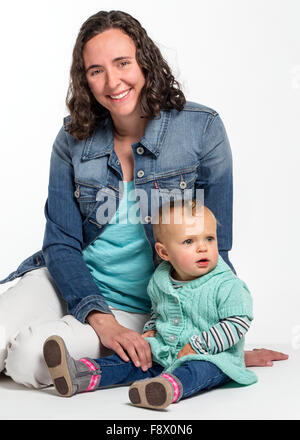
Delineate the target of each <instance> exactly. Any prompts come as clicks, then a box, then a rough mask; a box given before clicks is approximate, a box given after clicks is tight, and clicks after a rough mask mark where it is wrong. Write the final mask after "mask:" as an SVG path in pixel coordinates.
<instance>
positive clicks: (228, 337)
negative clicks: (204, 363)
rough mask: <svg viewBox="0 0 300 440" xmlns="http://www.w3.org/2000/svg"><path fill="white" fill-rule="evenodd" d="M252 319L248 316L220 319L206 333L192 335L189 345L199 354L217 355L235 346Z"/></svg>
mask: <svg viewBox="0 0 300 440" xmlns="http://www.w3.org/2000/svg"><path fill="white" fill-rule="evenodd" d="M251 321H252V319H251V318H250V317H249V316H246V315H243V316H230V317H228V318H225V319H222V320H221V321H219V322H218V323H217V324H215V325H214V326H212V327H210V329H209V330H208V331H203V332H202V333H201V334H200V335H193V336H192V337H191V338H190V340H189V343H190V344H191V346H192V348H193V349H194V350H195V351H196V352H197V353H201V354H217V353H221V352H222V351H225V350H228V348H230V347H232V346H233V345H235V344H236V343H237V342H238V341H239V340H240V339H241V338H242V337H243V336H244V335H245V333H246V332H247V331H248V330H249V327H250V324H251Z"/></svg>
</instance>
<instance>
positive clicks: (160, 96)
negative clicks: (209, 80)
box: [66, 11, 186, 140]
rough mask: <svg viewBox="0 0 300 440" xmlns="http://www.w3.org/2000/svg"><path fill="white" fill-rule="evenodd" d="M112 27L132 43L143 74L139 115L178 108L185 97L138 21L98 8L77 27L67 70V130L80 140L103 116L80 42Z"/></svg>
mask: <svg viewBox="0 0 300 440" xmlns="http://www.w3.org/2000/svg"><path fill="white" fill-rule="evenodd" d="M112 28H117V29H120V30H122V31H123V32H124V33H125V34H127V35H128V36H129V37H130V38H131V39H132V40H133V42H134V44H135V47H136V60H137V62H138V64H139V66H140V67H141V69H142V72H143V74H144V77H145V85H144V87H143V88H142V90H141V95H140V103H141V110H142V114H143V117H145V118H148V119H153V118H154V117H155V116H159V114H160V110H170V109H177V110H179V111H180V110H182V109H183V107H184V105H185V102H186V101H185V97H184V94H183V92H182V91H181V90H180V86H179V83H178V82H177V81H176V80H175V78H174V76H173V75H172V72H171V69H170V67H169V66H168V64H167V62H166V61H165V60H164V59H163V57H162V55H161V53H160V50H159V49H158V47H157V46H156V45H155V44H154V43H153V41H152V40H151V39H150V38H149V37H148V35H147V32H146V31H145V29H144V28H143V27H142V26H141V24H140V23H139V22H138V21H137V20H136V19H135V18H133V17H132V16H131V15H129V14H127V13H126V12H122V11H110V12H107V11H100V12H98V13H97V14H95V15H92V16H91V17H90V18H88V19H87V20H86V21H85V23H83V25H82V26H81V29H80V31H79V34H78V37H77V40H76V43H75V46H74V50H73V60H72V66H71V72H70V85H69V89H68V94H67V99H66V104H67V107H68V109H69V111H70V113H71V121H70V123H69V125H68V128H67V130H68V132H69V133H70V134H71V135H72V136H73V137H74V138H76V139H78V140H83V139H86V138H87V137H88V136H90V135H91V134H92V132H93V131H94V129H95V127H96V125H97V124H98V123H99V122H100V121H101V119H103V117H104V116H105V115H107V112H108V111H107V109H105V108H104V107H103V106H102V105H101V104H99V103H98V102H97V101H96V99H95V98H94V96H93V94H92V93H91V91H90V88H89V86H88V82H87V79H86V73H85V66H84V61H83V56H82V52H83V48H84V45H85V44H86V43H87V42H88V41H89V40H90V39H91V38H93V37H95V36H96V35H98V34H100V33H102V32H104V31H106V30H108V29H112Z"/></svg>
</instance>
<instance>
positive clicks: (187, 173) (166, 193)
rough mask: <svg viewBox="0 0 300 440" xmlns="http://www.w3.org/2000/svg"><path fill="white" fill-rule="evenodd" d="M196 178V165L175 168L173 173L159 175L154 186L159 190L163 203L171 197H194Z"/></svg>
mask: <svg viewBox="0 0 300 440" xmlns="http://www.w3.org/2000/svg"><path fill="white" fill-rule="evenodd" d="M196 178H197V168H196V167H193V168H188V169H184V170H182V169H181V170H175V171H173V172H171V173H166V174H164V175H161V176H157V178H156V179H155V182H154V186H155V188H156V189H157V190H158V195H159V197H160V199H161V203H162V204H163V203H165V202H168V200H170V199H174V200H183V199H185V200H188V199H191V198H193V197H194V196H195V194H194V192H195V181H196Z"/></svg>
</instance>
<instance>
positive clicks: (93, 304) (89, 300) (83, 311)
mask: <svg viewBox="0 0 300 440" xmlns="http://www.w3.org/2000/svg"><path fill="white" fill-rule="evenodd" d="M93 310H98V311H99V312H102V313H109V314H111V315H113V313H112V311H111V310H110V308H109V306H108V304H107V302H106V301H105V299H104V298H101V297H100V296H98V295H90V296H87V297H85V298H83V299H82V300H81V301H80V303H79V304H78V305H77V306H76V308H75V309H74V310H73V311H72V315H73V316H74V317H75V318H76V319H78V321H80V322H82V323H83V324H86V323H87V320H86V318H87V316H88V314H89V313H90V312H92V311H93Z"/></svg>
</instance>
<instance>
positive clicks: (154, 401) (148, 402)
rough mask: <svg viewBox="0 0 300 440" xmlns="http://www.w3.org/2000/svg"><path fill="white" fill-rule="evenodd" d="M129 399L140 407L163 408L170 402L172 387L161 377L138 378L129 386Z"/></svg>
mask: <svg viewBox="0 0 300 440" xmlns="http://www.w3.org/2000/svg"><path fill="white" fill-rule="evenodd" d="M129 399H130V401H131V403H132V404H133V405H135V406H140V407H142V408H151V409H165V408H166V407H167V406H168V405H170V403H172V399H173V387H172V385H171V384H170V382H168V380H167V379H164V378H163V377H162V378H160V377H157V378H154V379H145V380H139V381H137V382H134V383H133V384H132V385H131V386H130V388H129Z"/></svg>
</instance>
